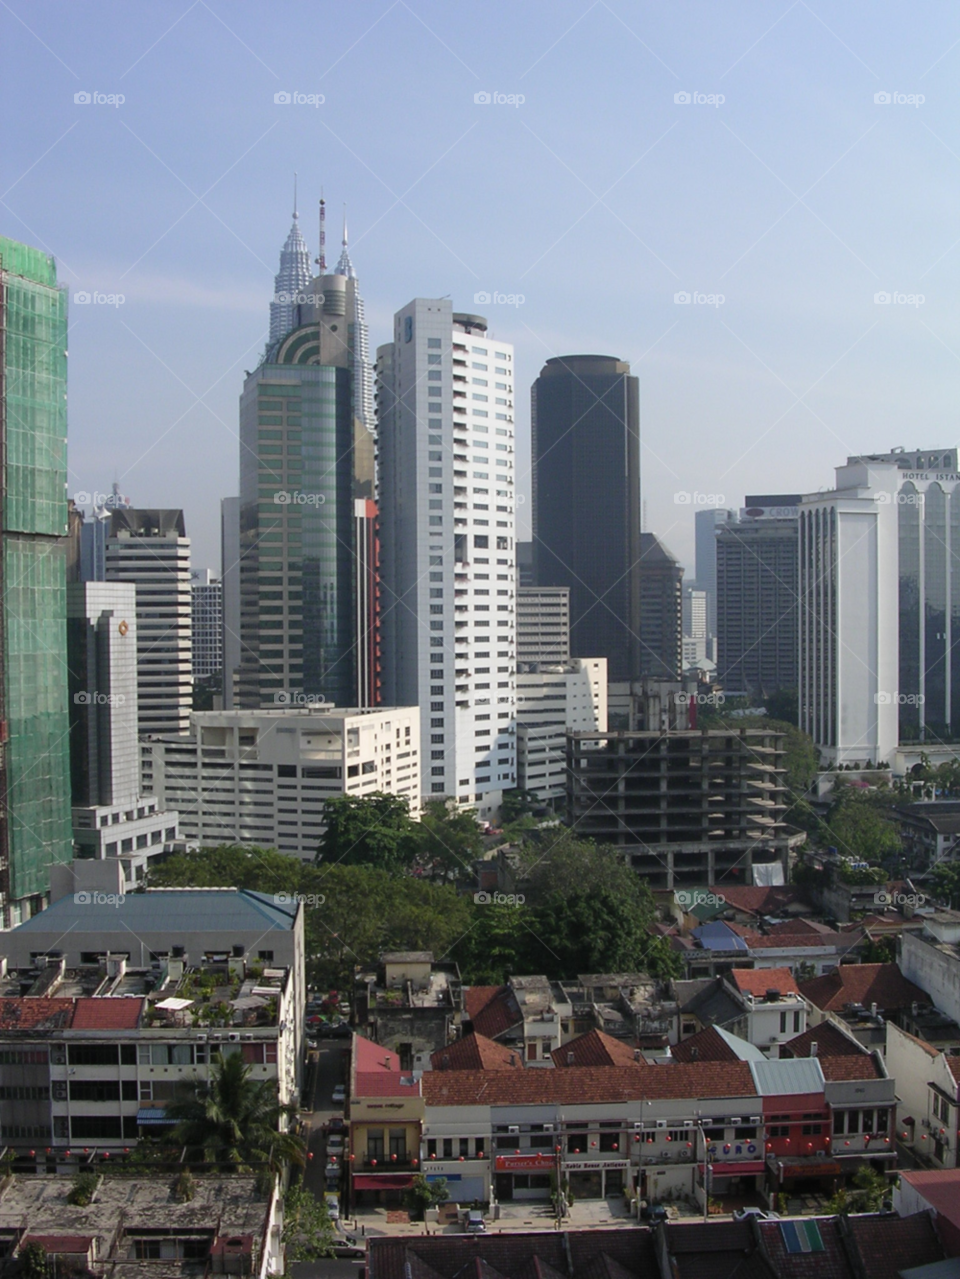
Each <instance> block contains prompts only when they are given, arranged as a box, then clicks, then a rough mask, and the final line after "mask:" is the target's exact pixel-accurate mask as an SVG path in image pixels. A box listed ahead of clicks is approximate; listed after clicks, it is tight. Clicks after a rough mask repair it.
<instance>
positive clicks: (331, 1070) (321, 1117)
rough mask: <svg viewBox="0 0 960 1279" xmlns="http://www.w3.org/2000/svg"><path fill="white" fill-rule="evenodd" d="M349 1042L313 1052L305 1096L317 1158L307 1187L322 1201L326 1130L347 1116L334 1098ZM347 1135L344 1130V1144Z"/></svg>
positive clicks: (310, 1162)
mask: <svg viewBox="0 0 960 1279" xmlns="http://www.w3.org/2000/svg"><path fill="white" fill-rule="evenodd" d="M349 1042H350V1041H349V1040H345V1039H321V1040H319V1041H318V1045H317V1050H310V1055H313V1053H314V1052H315V1055H316V1058H317V1060H316V1061H315V1062H314V1063H312V1064H311V1065H310V1066H309V1067H308V1069H309V1075H308V1077H307V1081H306V1083H307V1087H308V1089H309V1092H308V1094H307V1095H305V1096H304V1108H303V1111H302V1112H301V1117H302V1119H303V1121H304V1134H303V1136H304V1140H305V1141H306V1143H307V1151H308V1153H309V1155H312V1156H313V1157H312V1158H308V1159H307V1166H306V1168H305V1169H304V1173H303V1184H304V1186H305V1188H306V1189H307V1190H310V1191H311V1192H312V1193H313V1195H314V1196H315V1197H316V1198H317V1199H322V1198H323V1196H324V1194H325V1192H326V1179H325V1177H324V1167H325V1165H326V1161H327V1152H326V1139H325V1134H324V1131H323V1128H324V1125H325V1124H326V1123H328V1122H329V1121H330V1120H331V1119H332V1118H333V1117H334V1115H342V1114H343V1107H342V1106H334V1105H333V1103H332V1101H331V1100H330V1098H331V1096H332V1095H333V1090H334V1088H335V1087H336V1086H337V1084H339V1083H344V1082H345V1079H344V1074H343V1071H344V1069H345V1062H346V1059H347V1055H348V1053H347V1049H346V1045H347V1044H349ZM346 1135H347V1134H346V1130H344V1141H346ZM343 1264H349V1263H346V1262H345V1263H343Z"/></svg>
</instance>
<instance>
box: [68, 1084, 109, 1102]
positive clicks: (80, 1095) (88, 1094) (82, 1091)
mask: <svg viewBox="0 0 960 1279" xmlns="http://www.w3.org/2000/svg"><path fill="white" fill-rule="evenodd" d="M70 1100H71V1101H119V1100H120V1084H119V1083H118V1082H117V1080H116V1079H71V1080H70Z"/></svg>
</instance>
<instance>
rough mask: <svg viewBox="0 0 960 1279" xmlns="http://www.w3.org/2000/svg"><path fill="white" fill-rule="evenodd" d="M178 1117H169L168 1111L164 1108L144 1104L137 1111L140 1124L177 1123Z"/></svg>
mask: <svg viewBox="0 0 960 1279" xmlns="http://www.w3.org/2000/svg"><path fill="white" fill-rule="evenodd" d="M176 1122H177V1121H176V1119H168V1118H167V1112H166V1111H165V1110H164V1109H163V1108H162V1107H159V1108H155V1107H150V1106H143V1107H141V1108H140V1110H138V1111H137V1123H138V1124H170V1125H171V1126H172V1125H173V1124H175V1123H176Z"/></svg>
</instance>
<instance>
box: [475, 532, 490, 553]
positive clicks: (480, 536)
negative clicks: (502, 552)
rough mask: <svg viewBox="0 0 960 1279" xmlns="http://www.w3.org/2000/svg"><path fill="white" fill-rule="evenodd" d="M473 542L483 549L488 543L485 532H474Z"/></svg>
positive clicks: (488, 539)
mask: <svg viewBox="0 0 960 1279" xmlns="http://www.w3.org/2000/svg"><path fill="white" fill-rule="evenodd" d="M473 544H474V546H477V547H480V548H481V549H485V548H486V547H488V546H489V545H490V538H489V537H488V536H487V535H486V533H475V534H474V536H473Z"/></svg>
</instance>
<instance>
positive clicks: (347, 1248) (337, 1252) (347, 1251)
mask: <svg viewBox="0 0 960 1279" xmlns="http://www.w3.org/2000/svg"><path fill="white" fill-rule="evenodd" d="M333 1255H334V1256H335V1257H365V1256H366V1255H367V1254H366V1252H365V1251H364V1250H363V1249H362V1248H361V1247H360V1245H359V1244H357V1243H347V1242H346V1241H344V1242H343V1243H335V1244H334V1245H333Z"/></svg>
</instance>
